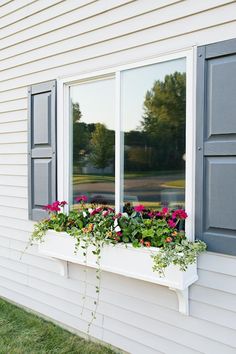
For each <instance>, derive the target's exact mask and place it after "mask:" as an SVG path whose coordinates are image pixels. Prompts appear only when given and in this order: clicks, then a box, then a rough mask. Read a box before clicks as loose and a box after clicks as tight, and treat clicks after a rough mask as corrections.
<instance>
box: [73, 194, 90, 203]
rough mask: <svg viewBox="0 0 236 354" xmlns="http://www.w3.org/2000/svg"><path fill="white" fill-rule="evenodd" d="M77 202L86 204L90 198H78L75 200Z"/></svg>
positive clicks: (83, 196) (81, 196)
mask: <svg viewBox="0 0 236 354" xmlns="http://www.w3.org/2000/svg"><path fill="white" fill-rule="evenodd" d="M75 201H76V202H83V203H85V202H87V201H88V197H86V195H80V196H79V197H76V198H75Z"/></svg>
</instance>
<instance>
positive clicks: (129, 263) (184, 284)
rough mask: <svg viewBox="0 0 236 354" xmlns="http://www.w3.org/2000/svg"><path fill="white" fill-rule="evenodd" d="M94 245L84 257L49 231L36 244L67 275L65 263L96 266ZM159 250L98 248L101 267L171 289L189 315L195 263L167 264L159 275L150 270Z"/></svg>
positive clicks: (67, 240) (58, 234)
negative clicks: (182, 267) (179, 265)
mask: <svg viewBox="0 0 236 354" xmlns="http://www.w3.org/2000/svg"><path fill="white" fill-rule="evenodd" d="M93 249H94V248H93V247H92V246H89V248H88V251H87V257H86V259H85V256H84V255H83V250H82V249H79V250H78V252H77V253H76V254H75V240H74V239H73V238H72V237H71V236H69V235H68V234H67V233H65V232H55V231H53V230H49V231H48V232H47V234H46V236H45V239H44V242H42V243H40V244H39V252H40V253H41V254H44V255H46V256H49V257H52V258H54V259H56V260H59V261H61V262H60V264H61V266H62V268H61V269H62V272H61V274H62V275H64V276H66V275H67V262H72V263H77V264H81V265H86V266H88V267H92V268H97V267H98V265H97V263H96V261H97V256H96V255H94V254H93V253H92V250H93ZM156 252H158V248H154V247H150V248H134V247H132V245H123V244H118V245H114V246H113V245H106V246H104V247H103V249H102V251H101V259H100V268H101V270H104V271H107V272H111V273H115V274H121V275H123V276H126V277H130V278H135V279H140V280H143V281H148V282H151V283H156V284H159V285H163V286H167V287H169V288H170V289H171V290H174V291H175V292H176V293H177V295H178V299H179V311H180V312H182V313H184V314H188V287H189V286H190V285H191V284H193V283H194V282H195V281H196V280H197V279H198V276H197V265H196V264H193V265H190V266H189V267H188V269H187V271H186V272H182V271H180V270H179V268H178V267H177V266H174V265H173V266H169V267H168V268H167V269H166V270H165V276H164V277H160V276H159V275H158V273H157V272H153V270H152V264H153V260H152V258H151V255H152V254H155V253H156Z"/></svg>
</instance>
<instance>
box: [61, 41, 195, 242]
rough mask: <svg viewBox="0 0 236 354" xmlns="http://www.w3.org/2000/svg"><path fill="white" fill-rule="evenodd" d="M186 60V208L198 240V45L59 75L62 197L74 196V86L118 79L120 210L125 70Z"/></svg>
mask: <svg viewBox="0 0 236 354" xmlns="http://www.w3.org/2000/svg"><path fill="white" fill-rule="evenodd" d="M181 58H185V59H186V169H185V181H186V183H185V209H186V211H187V213H188V216H189V217H188V219H187V220H186V226H185V228H186V234H187V236H188V238H189V239H190V240H194V230H195V225H194V220H195V218H194V214H195V152H196V138H195V135H196V134H195V132H196V113H195V112H196V102H195V94H194V93H195V92H196V88H195V87H196V79H195V77H196V64H195V63H196V47H192V48H189V49H184V50H182V51H177V52H174V53H169V54H165V55H159V56H155V57H152V58H149V59H145V60H142V61H137V62H133V63H127V64H125V65H121V66H116V67H110V68H107V69H104V70H98V71H94V72H86V73H83V74H74V75H70V76H67V77H59V78H58V80H57V97H58V100H57V117H58V119H57V157H58V159H57V184H58V185H57V187H58V190H57V191H58V194H57V195H58V199H59V200H66V201H68V200H69V197H70V188H71V187H70V176H71V168H72V167H71V164H70V144H69V143H68V142H70V137H71V132H70V96H69V94H70V87H71V86H74V85H77V84H79V83H85V82H91V81H96V80H99V79H101V80H102V79H106V78H112V77H114V79H115V129H116V131H115V139H116V144H115V201H116V202H115V207H116V211H117V212H118V211H119V210H120V209H121V204H122V203H121V202H122V200H123V155H122V151H123V149H122V143H123V141H122V140H123V135H122V132H121V131H122V129H121V128H122V121H121V105H120V103H121V85H120V83H121V72H122V71H124V70H128V69H134V68H139V67H142V66H148V65H152V64H158V63H162V62H166V61H171V60H175V59H181Z"/></svg>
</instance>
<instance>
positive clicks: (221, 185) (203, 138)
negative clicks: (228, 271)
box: [196, 40, 236, 255]
mask: <svg viewBox="0 0 236 354" xmlns="http://www.w3.org/2000/svg"><path fill="white" fill-rule="evenodd" d="M196 154H197V159H196V237H197V238H199V239H203V240H204V241H205V242H206V243H207V245H208V250H209V251H213V252H219V253H225V254H230V255H236V40H229V41H224V42H218V43H214V44H210V45H206V46H202V47H199V48H198V65H197V152H196Z"/></svg>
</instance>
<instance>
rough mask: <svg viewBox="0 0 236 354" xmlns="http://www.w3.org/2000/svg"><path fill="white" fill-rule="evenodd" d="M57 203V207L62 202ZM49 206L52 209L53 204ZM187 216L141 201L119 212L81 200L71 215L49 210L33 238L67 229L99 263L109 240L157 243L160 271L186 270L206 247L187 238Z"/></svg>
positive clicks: (141, 244)
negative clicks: (90, 249) (151, 207)
mask: <svg viewBox="0 0 236 354" xmlns="http://www.w3.org/2000/svg"><path fill="white" fill-rule="evenodd" d="M82 199H83V198H82ZM55 203H56V207H58V206H57V205H58V203H59V202H55ZM55 203H54V204H55ZM62 203H64V202H62ZM59 205H60V203H59ZM54 208H55V206H54ZM48 209H49V210H51V206H48ZM59 210H60V208H59ZM186 217H187V214H186V213H185V211H184V210H182V209H178V210H170V209H168V208H163V209H162V211H154V210H152V211H150V210H146V209H145V208H144V206H142V205H140V206H137V207H135V208H133V207H131V206H130V205H128V206H127V208H126V212H124V213H118V214H116V213H115V211H114V209H112V208H109V207H107V206H96V205H93V208H90V207H85V205H84V202H82V204H81V207H80V209H79V210H72V211H70V212H69V214H68V215H67V214H65V213H64V212H61V211H59V212H58V211H57V212H50V217H49V218H48V219H45V220H43V221H40V222H38V223H37V224H36V225H35V228H34V232H33V235H32V240H34V239H35V240H37V241H41V242H42V241H43V237H44V235H45V234H46V232H47V230H49V229H52V230H55V231H58V232H61V231H64V232H67V233H68V234H69V235H70V236H71V237H74V238H75V239H76V241H77V242H76V250H77V249H78V248H79V247H81V248H82V249H83V250H84V256H85V257H86V253H87V248H88V246H90V245H92V246H93V247H94V250H93V253H94V254H95V255H96V256H97V259H98V263H99V260H100V253H101V248H102V247H103V246H104V245H106V244H117V243H131V244H132V245H133V246H134V247H156V248H158V252H157V253H156V255H155V256H154V257H153V261H154V266H153V270H155V271H157V272H159V273H160V272H162V271H163V269H164V268H166V267H168V266H169V265H170V264H175V265H178V266H179V267H180V269H181V270H186V269H187V266H188V265H189V264H192V263H194V262H195V261H196V257H197V256H198V255H199V254H200V253H201V252H203V251H204V250H205V248H206V246H205V243H203V242H201V241H197V242H190V241H188V240H187V237H186V235H185V232H184V231H183V230H181V228H182V224H183V220H184V219H185V218H186ZM76 250H75V252H76Z"/></svg>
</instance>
